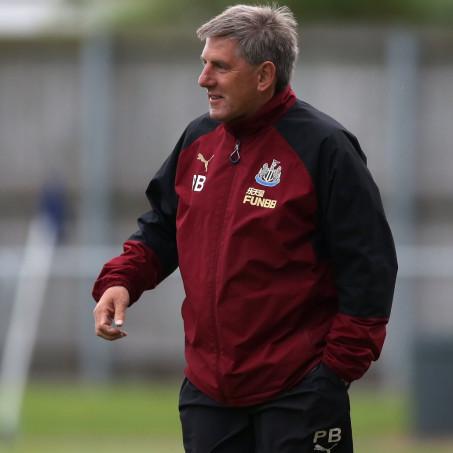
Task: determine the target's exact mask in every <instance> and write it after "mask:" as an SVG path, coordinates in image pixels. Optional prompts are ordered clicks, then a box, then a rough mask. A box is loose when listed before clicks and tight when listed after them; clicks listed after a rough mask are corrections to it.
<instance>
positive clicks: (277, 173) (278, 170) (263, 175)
mask: <svg viewBox="0 0 453 453" xmlns="http://www.w3.org/2000/svg"><path fill="white" fill-rule="evenodd" d="M279 163H280V162H279V161H278V160H275V159H273V160H272V164H271V166H270V167H269V164H267V163H266V164H264V165H263V166H262V167H261V169H260V171H259V172H258V174H257V175H256V176H255V181H256V182H257V183H258V184H261V185H262V186H266V187H274V186H276V185H277V184H278V183H279V182H280V177H281V174H282V167H281V166H280V165H279V166H278V167H277V165H278V164H279Z"/></svg>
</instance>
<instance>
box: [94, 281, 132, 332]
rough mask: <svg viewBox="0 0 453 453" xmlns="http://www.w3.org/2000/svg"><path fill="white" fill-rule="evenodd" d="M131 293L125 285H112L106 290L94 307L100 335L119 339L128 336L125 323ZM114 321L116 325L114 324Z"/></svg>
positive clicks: (97, 330) (96, 324)
mask: <svg viewBox="0 0 453 453" xmlns="http://www.w3.org/2000/svg"><path fill="white" fill-rule="evenodd" d="M128 305H129V293H128V291H127V289H126V288H123V287H111V288H109V289H107V290H106V291H105V293H104V294H103V295H102V297H101V299H100V300H99V302H98V303H97V305H96V307H95V309H94V313H93V314H94V320H95V331H96V335H97V336H98V337H101V338H104V339H106V340H110V341H112V340H118V339H119V338H123V337H125V336H127V333H126V332H125V331H124V330H122V329H121V327H122V326H123V325H124V321H125V314H126V309H127V307H128ZM113 323H114V325H112V324H113Z"/></svg>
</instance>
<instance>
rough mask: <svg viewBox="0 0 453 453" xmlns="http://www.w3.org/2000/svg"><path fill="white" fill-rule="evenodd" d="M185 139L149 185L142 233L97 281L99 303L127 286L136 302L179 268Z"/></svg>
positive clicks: (132, 299)
mask: <svg viewBox="0 0 453 453" xmlns="http://www.w3.org/2000/svg"><path fill="white" fill-rule="evenodd" d="M183 137H184V135H183V136H182V137H181V139H180V140H179V142H178V144H177V145H176V147H175V149H174V150H173V152H172V154H171V155H170V156H169V157H168V159H167V160H166V161H165V162H164V164H163V165H162V167H161V168H160V169H159V171H158V172H157V173H156V175H155V176H154V178H153V179H152V180H151V182H150V183H149V185H148V188H147V190H146V196H147V198H148V201H149V203H150V205H151V209H150V210H149V211H148V212H146V213H145V214H143V215H142V216H141V217H139V219H138V231H136V232H135V233H134V234H133V235H132V236H131V237H130V238H129V239H128V240H127V241H126V242H125V243H124V251H123V253H122V254H121V255H120V256H117V257H115V258H113V259H112V260H110V261H109V262H108V263H106V264H105V265H104V267H103V269H102V271H101V273H100V275H99V277H98V278H97V280H96V282H95V284H94V287H93V297H94V299H95V300H96V301H99V299H100V298H101V296H102V294H103V293H104V291H105V290H106V289H107V288H109V287H111V286H124V287H126V288H127V289H128V291H129V295H130V298H131V303H133V302H135V301H136V300H138V299H139V297H140V296H141V294H142V293H143V292H144V291H145V290H148V289H152V288H154V287H155V286H156V285H157V284H158V283H159V282H161V281H162V280H163V279H164V278H166V277H167V276H168V275H169V274H171V273H172V272H173V271H174V270H175V269H176V268H177V267H178V253H177V248H176V210H177V205H178V197H177V195H176V192H175V177H176V166H177V162H178V157H179V153H180V151H181V147H182V143H183Z"/></svg>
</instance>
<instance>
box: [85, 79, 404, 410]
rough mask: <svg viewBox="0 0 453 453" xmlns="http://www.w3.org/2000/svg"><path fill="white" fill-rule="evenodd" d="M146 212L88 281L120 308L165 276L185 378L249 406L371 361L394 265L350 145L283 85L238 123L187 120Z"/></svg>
mask: <svg viewBox="0 0 453 453" xmlns="http://www.w3.org/2000/svg"><path fill="white" fill-rule="evenodd" d="M146 194H147V197H148V199H149V201H150V204H151V210H150V211H149V212H148V213H146V214H144V215H143V216H142V217H140V218H139V220H138V224H139V231H138V232H137V233H135V234H134V235H133V236H131V238H130V239H129V240H128V241H127V242H125V244H124V252H123V254H122V255H121V256H119V257H117V258H114V259H112V260H111V261H109V262H108V263H107V264H106V265H105V266H104V268H103V270H102V272H101V274H100V276H99V278H98V280H97V281H96V283H95V287H94V290H93V295H94V297H95V299H96V300H99V298H100V296H101V295H102V293H103V292H104V291H105V290H106V289H107V288H108V287H110V286H114V285H122V286H125V287H126V288H127V289H128V290H129V293H130V296H131V301H132V302H134V301H136V300H137V299H138V298H139V297H140V295H141V294H142V292H143V291H144V290H147V289H151V288H153V287H154V286H156V285H157V284H158V283H159V282H160V281H161V280H163V279H164V278H165V277H166V276H168V275H169V274H170V273H171V272H173V271H174V270H175V269H176V268H177V267H178V266H179V268H180V271H181V275H182V279H183V283H184V289H185V293H186V298H185V300H184V303H183V306H182V315H183V319H184V328H185V354H186V360H187V368H186V371H185V372H186V375H187V377H188V379H189V380H190V381H191V382H192V383H193V384H194V385H196V386H197V387H198V388H199V389H200V390H202V391H203V392H204V393H206V394H207V395H209V396H210V397H212V398H213V399H215V400H217V401H219V402H222V403H225V404H228V405H237V406H240V405H251V404H256V403H260V402H262V401H264V400H266V399H269V398H271V397H272V396H274V395H276V394H277V393H279V392H282V391H283V390H286V389H288V388H290V387H292V386H293V385H295V384H296V383H298V382H299V381H300V380H301V379H302V378H303V377H304V375H306V374H307V373H308V371H309V370H311V369H312V368H313V367H314V366H315V365H317V364H318V363H319V362H321V361H322V362H324V363H325V364H326V365H327V366H328V367H330V368H331V369H332V370H333V371H334V372H335V373H337V375H338V376H340V377H341V378H343V379H345V380H347V381H352V380H355V379H358V378H360V377H361V376H362V375H363V374H364V373H365V371H366V370H367V369H368V367H369V366H370V363H371V362H372V361H373V360H376V359H377V358H378V357H379V354H380V351H381V348H382V345H383V342H384V337H385V331H386V324H387V321H388V318H389V315H390V309H391V303H392V297H393V290H394V284H395V277H396V270H397V263H396V255H395V248H394V243H393V239H392V236H391V232H390V229H389V226H388V224H387V221H386V218H385V214H384V211H383V208H382V203H381V199H380V195H379V191H378V189H377V187H376V185H375V183H374V181H373V179H372V177H371V175H370V173H369V171H368V169H367V167H366V159H365V156H364V154H363V152H362V150H361V149H360V146H359V144H358V142H357V140H356V138H355V137H354V136H353V135H352V134H351V133H350V132H348V131H347V130H345V129H344V128H343V127H342V126H341V125H340V124H338V123H337V122H336V121H334V120H333V119H332V118H330V117H328V116H327V115H325V114H323V113H321V112H319V111H318V110H316V109H314V108H313V107H312V106H310V105H308V104H307V103H305V102H302V101H300V100H297V99H296V97H295V95H294V93H293V91H292V90H291V89H290V88H289V87H288V88H287V89H286V90H284V91H283V92H281V93H279V94H277V95H276V96H274V98H273V99H272V100H271V101H270V102H269V103H268V104H266V105H265V106H264V107H263V108H262V109H261V110H260V111H259V112H258V114H257V115H256V117H255V118H253V119H252V120H250V121H247V122H246V123H242V124H240V125H235V126H234V127H233V126H227V125H225V124H223V123H219V122H216V121H213V120H211V119H210V118H209V117H208V116H207V115H205V116H202V117H200V118H198V119H196V120H195V121H193V122H192V123H191V124H190V125H189V126H188V127H187V129H186V130H185V132H184V133H183V135H182V137H181V139H180V140H179V142H178V144H177V145H176V147H175V149H174V151H173V152H172V154H171V155H170V156H169V158H168V159H167V160H166V161H165V163H164V164H163V166H162V167H161V168H160V170H159V171H158V172H157V174H156V175H155V177H154V178H153V179H152V181H151V182H150V184H149V186H148V189H147V192H146Z"/></svg>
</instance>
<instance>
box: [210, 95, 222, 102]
mask: <svg viewBox="0 0 453 453" xmlns="http://www.w3.org/2000/svg"><path fill="white" fill-rule="evenodd" d="M208 97H209V101H219V100H220V99H223V96H219V95H217V94H209V95H208Z"/></svg>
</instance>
